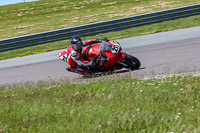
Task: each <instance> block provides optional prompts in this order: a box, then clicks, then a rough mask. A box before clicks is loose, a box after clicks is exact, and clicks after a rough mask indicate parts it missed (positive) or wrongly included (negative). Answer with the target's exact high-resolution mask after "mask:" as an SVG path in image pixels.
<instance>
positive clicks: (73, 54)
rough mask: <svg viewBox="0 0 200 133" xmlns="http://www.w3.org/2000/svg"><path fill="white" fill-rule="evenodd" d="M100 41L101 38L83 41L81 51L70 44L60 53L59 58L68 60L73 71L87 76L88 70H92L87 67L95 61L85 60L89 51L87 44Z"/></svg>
mask: <svg viewBox="0 0 200 133" xmlns="http://www.w3.org/2000/svg"><path fill="white" fill-rule="evenodd" d="M100 42H101V40H99V39H92V40H88V41H83V49H82V51H81V52H78V51H75V50H74V49H73V48H72V46H71V45H69V46H68V47H67V50H66V51H64V52H61V53H60V55H59V59H61V60H63V61H66V62H67V63H68V64H69V66H70V70H71V71H73V72H77V73H80V74H82V75H84V76H86V75H87V73H88V72H91V71H90V70H88V69H87V67H89V66H92V65H93V61H88V60H83V57H84V56H85V54H86V51H87V47H85V46H89V45H92V44H95V43H100Z"/></svg>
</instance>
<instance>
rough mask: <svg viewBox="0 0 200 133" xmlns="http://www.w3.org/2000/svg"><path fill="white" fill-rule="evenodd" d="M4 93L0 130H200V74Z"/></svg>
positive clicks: (0, 103)
mask: <svg viewBox="0 0 200 133" xmlns="http://www.w3.org/2000/svg"><path fill="white" fill-rule="evenodd" d="M1 88H3V86H2V87H1ZM0 92H1V93H0V108H1V110H0V118H1V119H0V132H78V131H81V132H128V131H130V132H194V133H195V132H196V133H197V132H200V127H199V123H200V115H199V114H200V110H199V108H200V100H199V99H200V97H199V96H200V76H173V77H166V78H161V79H149V80H141V79H131V78H125V79H124V80H120V79H115V80H107V81H106V80H105V81H98V82H90V83H86V84H69V83H67V82H63V83H62V82H61V83H56V84H53V85H38V86H36V87H31V86H29V87H27V86H26V87H23V86H21V87H20V86H15V89H0Z"/></svg>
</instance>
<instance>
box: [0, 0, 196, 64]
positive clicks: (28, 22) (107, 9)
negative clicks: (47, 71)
mask: <svg viewBox="0 0 200 133" xmlns="http://www.w3.org/2000/svg"><path fill="white" fill-rule="evenodd" d="M198 3H199V1H198V0H183V1H173V0H123V1H121V0H115V1H114V0H90V1H81V0H76V1H74V0H68V1H66V0H41V1H36V2H30V3H21V4H15V5H7V6H2V7H1V8H0V12H1V15H0V20H1V21H0V39H5V38H10V37H16V36H22V35H27V34H33V33H39V32H44V31H50V30H55V29H60V28H67V27H73V26H77V25H84V24H88V23H94V22H100V21H106V20H111V19H116V18H122V17H128V16H133V15H138V14H143V13H149V12H155V11H161V10H165V9H171V8H177V7H182V6H187V5H192V4H198ZM199 20H200V17H199V16H196V17H190V18H186V19H180V20H175V21H169V22H164V23H160V24H155V25H149V26H143V27H139V28H133V29H129V30H126V31H120V32H112V33H108V34H102V35H97V36H93V37H87V38H84V39H91V38H104V37H107V38H109V39H111V40H115V39H121V38H127V37H133V36H139V35H144V34H151V33H157V32H162V31H169V30H175V29H180V28H188V27H194V26H199V25H200V21H199ZM68 44H69V42H68V41H61V42H55V43H49V44H45V45H40V46H36V47H29V48H24V49H19V50H14V51H10V52H3V53H0V60H3V59H8V58H15V57H20V56H25V55H31V54H37V53H41V52H47V51H52V50H57V49H62V48H66V46H67V45H68Z"/></svg>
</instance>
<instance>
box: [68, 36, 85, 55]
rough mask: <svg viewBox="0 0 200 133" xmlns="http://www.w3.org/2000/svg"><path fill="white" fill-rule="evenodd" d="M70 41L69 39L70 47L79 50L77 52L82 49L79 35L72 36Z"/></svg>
mask: <svg viewBox="0 0 200 133" xmlns="http://www.w3.org/2000/svg"><path fill="white" fill-rule="evenodd" d="M70 41H71V45H72V48H73V49H74V50H76V51H79V52H80V51H82V48H83V42H82V40H81V38H80V37H77V36H75V37H72V38H71V40H70Z"/></svg>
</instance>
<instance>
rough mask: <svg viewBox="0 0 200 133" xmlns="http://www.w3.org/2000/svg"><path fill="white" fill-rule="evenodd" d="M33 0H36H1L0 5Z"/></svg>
mask: <svg viewBox="0 0 200 133" xmlns="http://www.w3.org/2000/svg"><path fill="white" fill-rule="evenodd" d="M24 1H25V2H31V1H36V0H0V6H3V5H9V4H16V3H22V2H24Z"/></svg>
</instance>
